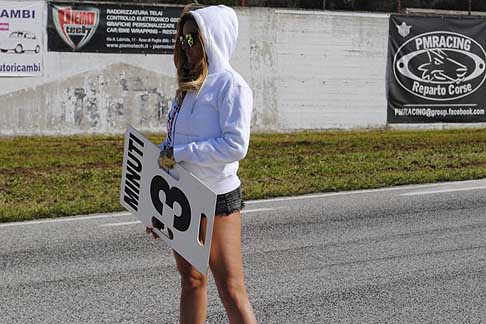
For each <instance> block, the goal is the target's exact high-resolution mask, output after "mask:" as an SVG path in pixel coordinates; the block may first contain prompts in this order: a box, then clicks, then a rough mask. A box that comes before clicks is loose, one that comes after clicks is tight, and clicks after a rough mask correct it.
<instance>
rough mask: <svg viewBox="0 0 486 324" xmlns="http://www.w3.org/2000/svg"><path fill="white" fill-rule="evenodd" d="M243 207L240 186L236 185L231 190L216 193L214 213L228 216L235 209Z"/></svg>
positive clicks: (239, 209) (238, 209)
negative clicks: (219, 193)
mask: <svg viewBox="0 0 486 324" xmlns="http://www.w3.org/2000/svg"><path fill="white" fill-rule="evenodd" d="M244 207H245V202H244V201H243V197H242V194H241V187H238V188H236V189H235V190H233V191H230V192H227V193H225V194H221V195H218V197H217V198H216V212H215V215H218V216H228V215H231V214H232V213H234V212H236V211H241V210H242V209H243V208H244Z"/></svg>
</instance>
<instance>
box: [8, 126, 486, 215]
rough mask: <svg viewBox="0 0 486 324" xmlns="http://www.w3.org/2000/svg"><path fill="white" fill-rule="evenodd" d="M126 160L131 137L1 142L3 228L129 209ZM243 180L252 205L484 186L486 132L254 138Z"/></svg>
mask: <svg viewBox="0 0 486 324" xmlns="http://www.w3.org/2000/svg"><path fill="white" fill-rule="evenodd" d="M149 138H150V139H151V140H152V141H153V142H155V143H158V142H160V141H161V140H162V138H163V136H162V135H160V134H159V135H157V134H155V135H149ZM122 155H123V137H122V136H72V137H17V138H2V139H0V222H10V221H20V220H29V219H36V218H45V217H60V216H69V215H78V214H89V213H99V212H115V211H120V210H122V207H121V206H120V205H119V203H118V199H119V187H120V177H121V164H122ZM239 175H240V177H241V179H242V181H243V188H244V195H245V198H246V199H259V198H270V197H276V196H288V195H299V194H306V193H315V192H329V191H343V190H355V189H370V188H381V187H387V186H394V185H405V184H418V183H431V182H439V181H455V180H470V179H480V178H485V177H486V129H460V130H433V131H431V130H420V131H416V130H415V131H411V130H403V131H397V130H373V131H325V132H302V133H290V134H254V135H252V139H251V145H250V150H249V152H248V155H247V157H246V159H245V160H243V161H242V162H241V166H240V171H239Z"/></svg>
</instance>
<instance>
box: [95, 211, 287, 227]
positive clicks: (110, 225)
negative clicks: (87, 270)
mask: <svg viewBox="0 0 486 324" xmlns="http://www.w3.org/2000/svg"><path fill="white" fill-rule="evenodd" d="M276 209H281V208H257V209H249V210H243V211H242V214H249V213H257V212H262V211H269V210H276ZM141 223H142V222H141V221H134V222H122V223H109V224H102V225H99V227H115V226H125V225H135V224H141Z"/></svg>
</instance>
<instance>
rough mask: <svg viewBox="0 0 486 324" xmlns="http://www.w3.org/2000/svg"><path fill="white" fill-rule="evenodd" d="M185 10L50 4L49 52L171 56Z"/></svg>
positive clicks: (179, 8) (113, 5)
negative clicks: (179, 20)
mask: <svg viewBox="0 0 486 324" xmlns="http://www.w3.org/2000/svg"><path fill="white" fill-rule="evenodd" d="M181 12H182V8H181V7H163V6H146V5H143V6H142V5H138V6H137V5H121V4H95V3H90V4H81V3H76V4H74V3H59V2H50V3H49V5H48V30H47V37H48V50H49V51H53V52H91V53H143V54H171V53H173V51H174V45H175V40H174V36H175V33H176V24H177V21H178V19H179V17H180V15H181Z"/></svg>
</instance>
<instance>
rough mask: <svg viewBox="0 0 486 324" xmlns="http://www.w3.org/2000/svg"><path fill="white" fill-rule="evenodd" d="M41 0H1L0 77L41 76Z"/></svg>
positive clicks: (42, 9) (42, 5)
mask: <svg viewBox="0 0 486 324" xmlns="http://www.w3.org/2000/svg"><path fill="white" fill-rule="evenodd" d="M43 13H44V4H43V2H42V1H32V2H24V1H22V2H19V1H1V2H0V77H2V76H9V77H20V76H22V77H24V76H42V73H43V71H42V69H43V63H42V58H43V57H42V55H43V51H42V48H43V42H42V31H43V30H44V28H43Z"/></svg>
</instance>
